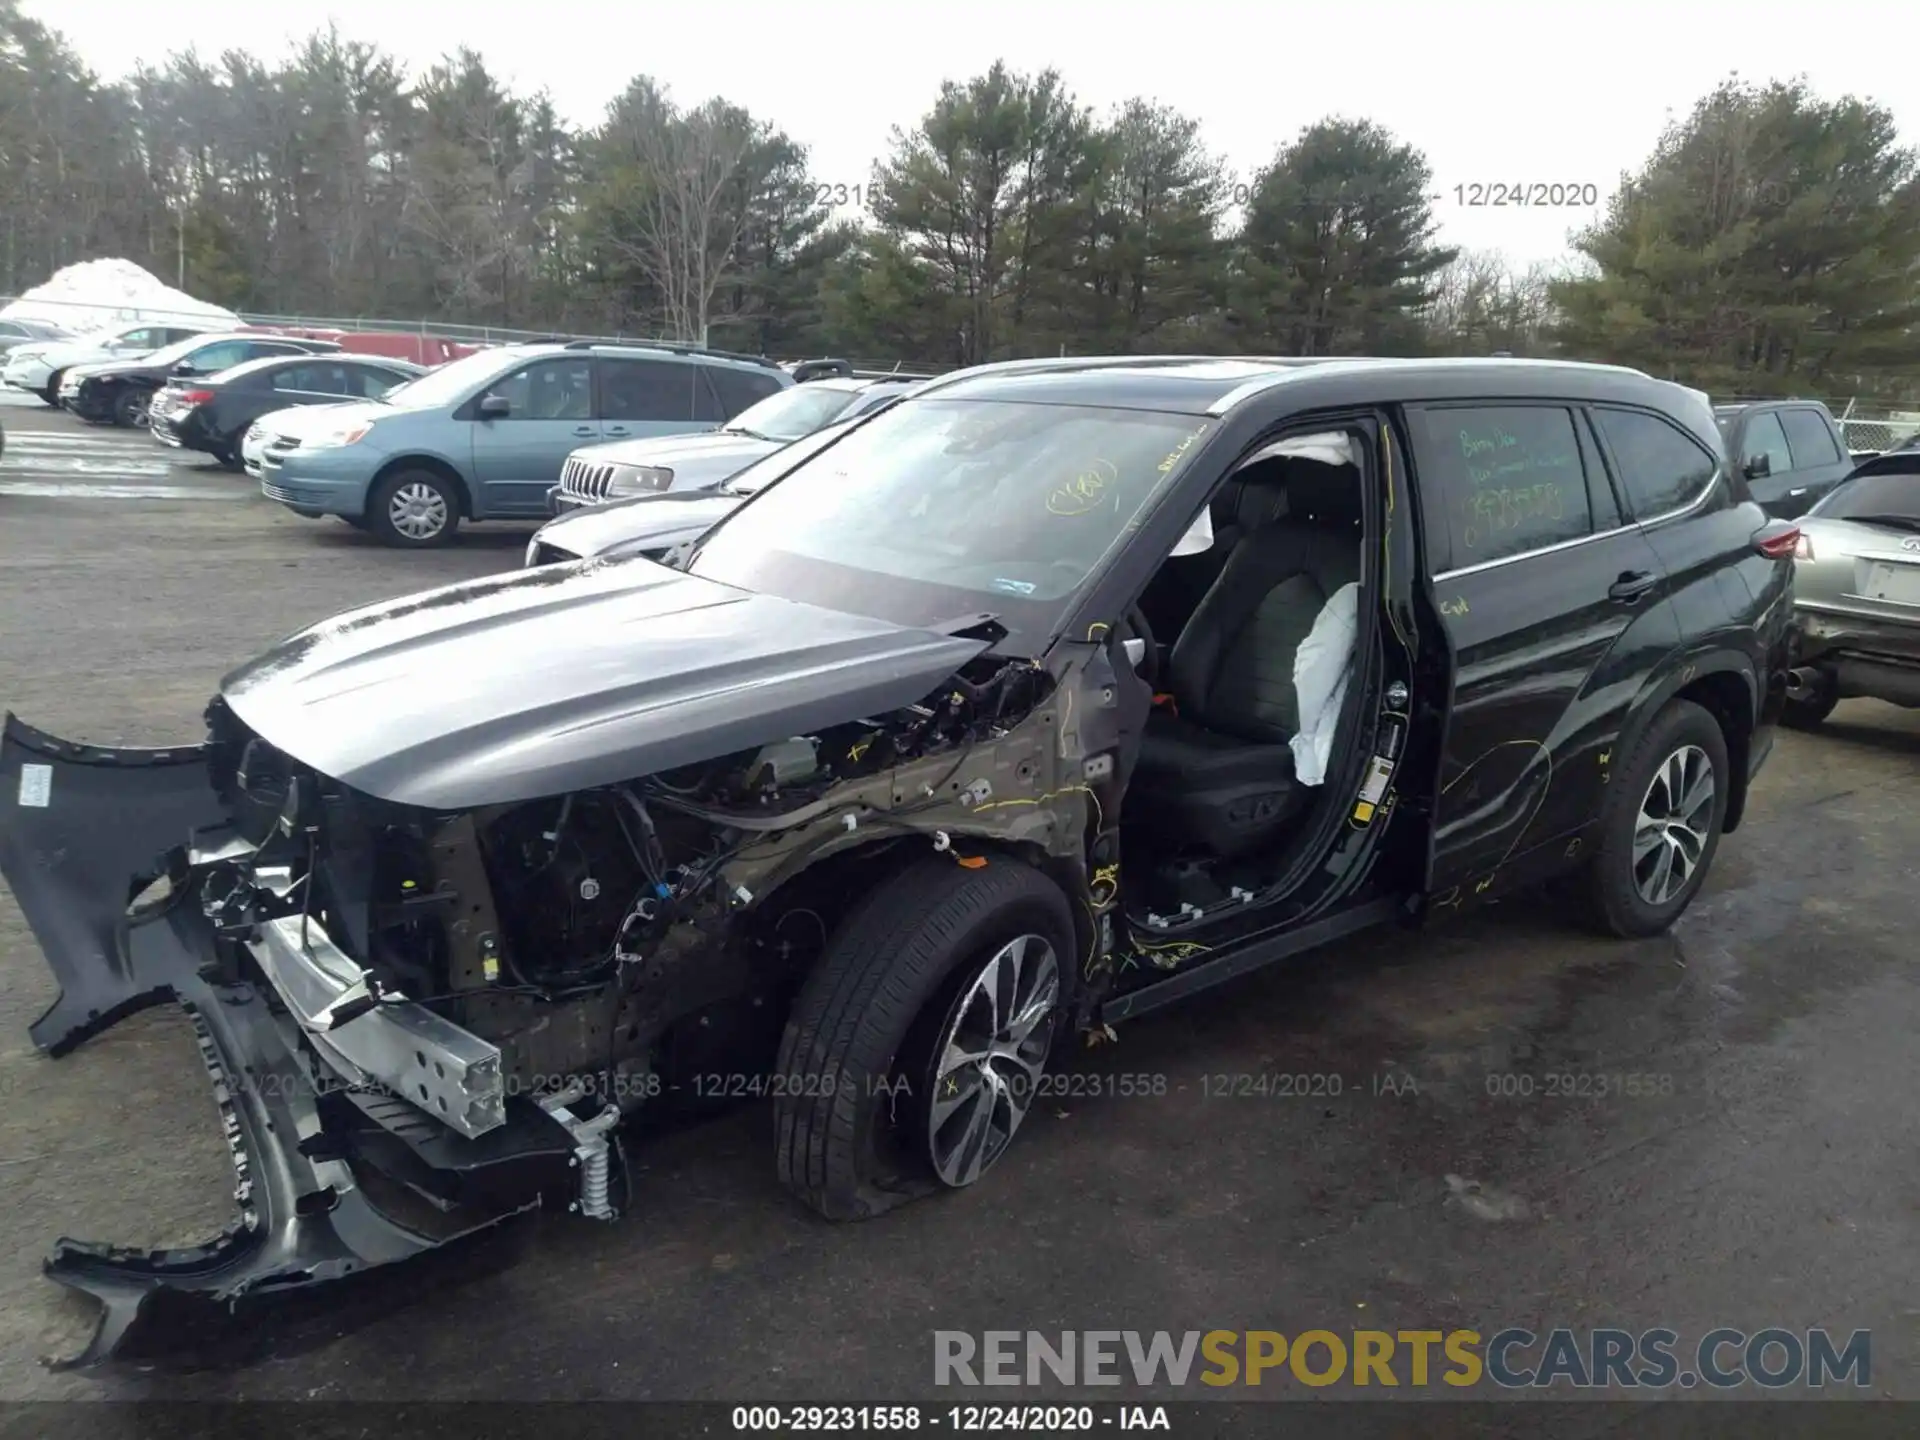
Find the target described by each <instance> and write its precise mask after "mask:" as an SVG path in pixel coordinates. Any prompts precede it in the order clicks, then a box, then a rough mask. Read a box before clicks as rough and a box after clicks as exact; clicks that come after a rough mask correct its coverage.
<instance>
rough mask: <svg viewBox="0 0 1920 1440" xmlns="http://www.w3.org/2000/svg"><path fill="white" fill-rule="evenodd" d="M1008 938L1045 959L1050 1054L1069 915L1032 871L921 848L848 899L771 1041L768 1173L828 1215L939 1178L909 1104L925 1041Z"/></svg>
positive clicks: (916, 1109)
mask: <svg viewBox="0 0 1920 1440" xmlns="http://www.w3.org/2000/svg"><path fill="white" fill-rule="evenodd" d="M1021 935H1036V936H1039V937H1041V938H1043V939H1044V940H1045V941H1046V942H1047V943H1048V944H1049V945H1050V946H1051V947H1052V950H1053V953H1054V955H1055V956H1056V957H1057V959H1058V964H1059V983H1060V987H1061V989H1060V993H1059V997H1058V1000H1057V1002H1056V1004H1055V1007H1054V1010H1053V1013H1052V1015H1051V1016H1050V1017H1049V1018H1048V1020H1047V1021H1046V1022H1045V1030H1046V1041H1047V1046H1048V1049H1049V1051H1050V1050H1051V1047H1052V1043H1053V1041H1054V1039H1055V1037H1056V1035H1057V1033H1058V1030H1059V1029H1060V1027H1061V1024H1062V1018H1061V1017H1062V1016H1063V1015H1064V1014H1066V1012H1067V1004H1068V997H1069V994H1070V985H1071V976H1072V973H1073V971H1074V969H1075V968H1076V967H1075V965H1074V955H1075V942H1074V929H1073V915H1072V912H1071V910H1070V909H1069V908H1068V905H1067V900H1066V896H1065V895H1063V894H1062V893H1061V891H1060V888H1059V886H1057V885H1055V884H1054V883H1053V882H1052V881H1051V880H1049V879H1048V878H1047V877H1046V876H1045V875H1043V874H1041V873H1040V872H1039V871H1037V870H1035V869H1033V868H1032V867H1030V866H1027V865H1023V864H1020V863H1019V862H1017V861H1012V860H998V859H996V860H991V861H989V863H988V864H986V865H985V866H983V867H980V868H978V869H968V868H966V867H964V866H961V865H959V864H956V863H955V861H954V860H953V859H951V858H937V857H929V858H928V859H926V860H923V861H921V862H920V863H918V864H916V865H914V866H912V867H911V868H909V869H907V870H905V871H902V872H901V873H900V874H899V875H897V876H895V877H894V878H893V879H892V880H891V881H889V882H887V883H886V884H885V885H884V886H882V887H881V888H880V889H879V890H878V891H876V892H875V893H873V894H872V895H870V896H868V897H867V898H866V899H865V900H864V901H862V902H861V903H860V905H859V906H857V907H856V908H855V910H854V912H853V913H852V914H851V915H849V916H848V917H847V919H846V921H845V922H844V923H843V924H842V925H841V926H840V928H839V930H838V932H837V933H836V934H835V935H834V937H833V940H832V943H831V944H830V945H829V946H828V947H827V951H826V954H825V955H824V956H823V957H822V959H821V961H820V963H819V965H818V966H817V967H816V968H815V970H814V972H813V974H812V975H811V976H809V977H808V979H807V983H806V985H805V987H804V988H803V989H802V991H801V993H800V997H799V999H798V1000H797V1001H796V1002H795V1004H794V1007H793V1012H792V1014H791V1015H790V1016H789V1017H788V1020H787V1027H786V1032H785V1034H784V1036H783V1037H782V1039H781V1042H780V1058H779V1062H778V1066H777V1069H776V1070H775V1074H776V1075H777V1076H779V1077H781V1080H782V1082H783V1083H782V1085H781V1088H780V1093H779V1095H778V1097H777V1098H776V1100H775V1102H774V1123H775V1163H776V1167H777V1169H778V1172H779V1176H780V1182H781V1184H783V1185H785V1186H786V1187H787V1188H788V1189H789V1190H791V1191H792V1192H793V1193H794V1194H795V1195H797V1196H799V1197H800V1199H802V1200H803V1201H805V1202H806V1203H807V1204H808V1205H809V1206H810V1207H812V1208H813V1209H814V1210H816V1211H818V1212H819V1213H820V1214H822V1215H824V1216H825V1217H826V1218H827V1219H829V1220H862V1219H867V1218H869V1217H871V1216H874V1215H878V1214H881V1213H882V1212H884V1211H887V1210H890V1209H892V1208H893V1207H894V1206H896V1205H899V1204H901V1203H902V1202H903V1201H906V1200H909V1199H912V1198H914V1197H915V1196H918V1195H925V1194H929V1193H931V1192H933V1191H935V1190H937V1189H940V1188H942V1185H943V1182H942V1181H941V1180H940V1179H939V1177H937V1176H936V1174H935V1173H934V1168H933V1164H932V1162H931V1160H930V1159H929V1158H928V1154H927V1152H926V1149H925V1144H926V1140H927V1133H926V1125H925V1120H924V1116H923V1115H922V1114H921V1112H923V1111H924V1110H925V1109H926V1107H927V1106H928V1105H929V1104H930V1102H931V1099H932V1080H933V1078H934V1073H935V1071H934V1066H935V1064H936V1063H937V1057H936V1056H935V1055H934V1054H933V1049H934V1045H935V1042H936V1040H937V1039H938V1037H939V1036H940V1035H941V1033H942V1032H943V1030H944V1028H945V1026H946V1024H947V1022H948V1021H950V1020H951V1019H952V1018H953V1011H954V1010H955V1008H956V1007H957V1005H958V1003H959V1001H960V1000H961V998H962V997H963V996H965V995H966V994H968V993H969V991H970V989H971V986H972V983H973V981H974V980H975V978H977V977H978V976H979V975H980V973H981V972H982V971H983V970H984V969H985V967H986V966H987V964H988V962H989V961H991V960H992V959H993V958H994V957H995V956H996V954H998V953H999V950H1000V947H1002V946H1004V945H1007V944H1008V943H1009V942H1010V941H1012V940H1014V939H1015V938H1016V937H1018V936H1021ZM1037 1033H1038V1032H1036V1034H1037ZM1029 1099H1031V1096H1029ZM1016 1124H1017V1122H1016ZM1003 1153H1004V1146H1003V1147H1002V1148H1001V1149H1000V1150H997V1151H996V1152H995V1154H994V1156H993V1159H994V1160H998V1159H999V1157H1000V1155H1001V1154H1003ZM990 1163H991V1162H990ZM990 1163H989V1167H988V1168H990ZM981 1173H982V1174H984V1173H985V1170H982V1172H981ZM974 1178H976V1179H977V1178H978V1177H977V1176H976V1177H974ZM947 1183H951V1182H947ZM963 1183H972V1182H971V1180H968V1181H965V1182H963Z"/></svg>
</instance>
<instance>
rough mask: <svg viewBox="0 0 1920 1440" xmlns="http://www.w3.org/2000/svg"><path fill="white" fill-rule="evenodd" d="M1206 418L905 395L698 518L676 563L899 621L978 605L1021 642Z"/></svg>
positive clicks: (1054, 618) (1127, 522)
mask: <svg viewBox="0 0 1920 1440" xmlns="http://www.w3.org/2000/svg"><path fill="white" fill-rule="evenodd" d="M1209 428H1211V427H1210V423H1209V422H1208V421H1206V420H1204V419H1202V418H1200V417H1197V416H1191V415H1170V414H1163V413H1159V412H1145V411H1136V410H1113V409H1106V408H1096V407H1089V406H1069V405H1046V404H1033V403H1027V402H1018V401H966V400H939V399H930V400H906V401H902V402H901V403H900V404H898V405H896V406H894V407H893V408H892V409H890V410H887V411H885V412H883V413H882V414H880V415H877V416H875V417H874V418H872V419H871V420H868V421H866V422H864V423H862V424H860V425H858V426H856V427H854V428H853V429H852V430H851V431H850V432H849V433H848V434H846V435H845V436H844V437H843V438H842V439H840V440H839V441H838V443H833V444H830V445H829V446H827V447H826V448H824V449H823V450H822V451H821V452H820V453H818V454H816V455H815V456H814V457H813V458H812V459H810V460H807V461H804V462H803V463H802V464H801V465H800V466H799V468H797V469H795V470H793V471H792V472H791V473H790V474H788V475H787V476H786V477H785V478H784V479H781V480H780V483H779V484H777V485H769V486H767V487H766V488H765V489H764V490H762V491H761V493H759V494H757V495H755V496H754V497H753V499H751V500H750V501H748V502H747V503H746V504H745V505H742V506H741V507H740V508H739V509H738V510H736V511H734V512H733V514H731V515H730V516H728V517H727V518H726V519H725V520H723V521H722V522H721V523H720V524H719V525H718V526H716V527H715V528H714V529H713V530H711V531H709V532H708V533H707V536H706V538H705V539H704V540H703V542H702V543H701V546H700V549H699V551H698V553H697V554H696V555H695V556H694V559H693V562H692V564H691V565H690V566H689V568H690V569H691V570H692V572H693V573H694V574H696V575H702V576H706V577H708V578H709V579H713V580H719V581H722V582H723V583H726V584H729V585H738V586H740V587H742V588H744V589H748V590H755V591H760V592H763V593H767V594H774V595H781V596H784V597H786V598H788V599H793V600H802V601H806V602H809V603H811V604H816V605H824V606H828V607H830V608H832V609H836V610H847V611H852V612H854V613H855V614H861V615H872V616H874V617H876V618H879V619H883V620H889V621H892V622H894V623H895V624H901V625H931V624H936V623H939V622H942V621H946V620H952V619H957V618H960V617H962V616H966V615H972V614H978V613H981V612H988V613H992V614H995V615H998V616H999V617H1000V620H1001V623H1002V624H1004V625H1005V626H1006V627H1007V629H1008V630H1009V631H1010V632H1011V634H1010V635H1009V637H1008V640H1007V642H1006V644H1007V646H1008V648H1009V649H1012V650H1015V651H1016V652H1019V653H1026V654H1037V653H1038V651H1039V650H1040V649H1041V648H1043V647H1044V645H1045V644H1046V642H1047V641H1048V640H1050V639H1051V638H1052V636H1053V634H1054V633H1055V631H1056V630H1057V629H1058V626H1059V624H1060V622H1061V621H1062V620H1063V619H1064V617H1065V613H1066V608H1067V605H1068V603H1069V602H1070V601H1071V599H1072V597H1073V595H1074V593H1075V592H1076V591H1077V590H1078V589H1079V588H1080V586H1081V584H1082V583H1083V582H1084V581H1085V580H1086V579H1087V577H1088V575H1089V574H1091V573H1092V571H1093V570H1094V568H1095V567H1096V566H1098V565H1099V564H1100V562H1101V561H1102V560H1103V559H1104V558H1105V557H1106V555H1107V554H1108V552H1109V551H1111V550H1112V549H1113V548H1114V546H1115V545H1116V544H1118V543H1119V541H1120V539H1121V537H1122V536H1123V535H1124V534H1125V533H1126V532H1127V530H1128V529H1129V527H1130V526H1131V525H1132V523H1133V521H1134V519H1135V518H1136V517H1137V516H1138V515H1139V514H1140V512H1141V510H1142V508H1143V507H1144V506H1145V505H1146V504H1147V502H1148V501H1149V500H1150V499H1152V498H1153V497H1154V496H1155V495H1156V494H1157V493H1158V492H1159V490H1160V489H1161V487H1162V486H1164V485H1165V484H1166V483H1167V481H1168V479H1169V477H1171V476H1172V475H1174V474H1175V473H1177V472H1178V470H1179V468H1180V466H1181V464H1182V463H1183V462H1184V461H1185V459H1186V457H1187V456H1188V455H1189V454H1190V453H1191V452H1192V448H1193V445H1194V442H1195V441H1196V440H1198V439H1199V438H1200V437H1201V436H1202V435H1204V434H1205V433H1206V432H1207V431H1208V429H1209Z"/></svg>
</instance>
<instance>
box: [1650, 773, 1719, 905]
mask: <svg viewBox="0 0 1920 1440" xmlns="http://www.w3.org/2000/svg"><path fill="white" fill-rule="evenodd" d="M1713 797H1714V777H1713V761H1712V760H1710V759H1709V758H1708V757H1707V752H1706V751H1704V750H1702V749H1701V748H1700V747H1699V746H1698V745H1683V746H1681V747H1680V748H1679V749H1678V750H1675V751H1674V752H1673V753H1672V754H1671V755H1669V756H1667V758H1666V760H1665V761H1663V762H1662V763H1661V765H1660V768H1659V769H1658V770H1656V771H1654V774H1653V780H1652V782H1651V783H1650V784H1649V785H1648V786H1647V793H1646V795H1645V796H1644V797H1643V798H1642V799H1641V801H1640V814H1639V816H1638V817H1637V818H1636V819H1635V821H1634V827H1633V883H1634V887H1635V888H1636V889H1637V890H1638V891H1639V892H1640V898H1641V899H1642V900H1644V901H1646V902H1647V904H1649V905H1655V906H1658V905H1665V904H1666V903H1667V902H1668V901H1669V900H1671V899H1673V897H1674V896H1676V895H1678V894H1679V893H1680V892H1681V891H1682V890H1683V889H1685V888H1686V886H1687V884H1688V882H1689V881H1691V880H1692V879H1693V878H1694V876H1695V874H1696V873H1697V872H1698V871H1699V869H1700V862H1701V860H1702V859H1703V858H1704V857H1705V855H1706V853H1707V845H1708V842H1709V840H1710V839H1711V837H1712V834H1713Z"/></svg>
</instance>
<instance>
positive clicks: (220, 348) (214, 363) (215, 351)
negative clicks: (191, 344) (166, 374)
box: [188, 340, 273, 375]
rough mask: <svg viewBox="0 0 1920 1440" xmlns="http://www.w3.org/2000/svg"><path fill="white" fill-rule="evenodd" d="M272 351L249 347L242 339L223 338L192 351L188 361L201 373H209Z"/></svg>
mask: <svg viewBox="0 0 1920 1440" xmlns="http://www.w3.org/2000/svg"><path fill="white" fill-rule="evenodd" d="M272 353H273V352H272V351H259V350H254V349H252V348H250V347H249V346H248V344H247V342H246V341H244V340H223V341H221V342H220V343H219V344H217V345H208V346H204V347H203V348H201V349H199V350H196V351H194V352H193V354H192V355H191V356H189V357H188V363H189V364H190V365H192V366H193V368H194V369H195V370H197V371H198V372H199V373H200V374H202V375H211V374H213V373H214V372H215V371H216V370H226V369H228V368H230V367H232V366H235V365H239V364H241V363H243V362H244V361H247V360H252V359H255V358H257V357H258V356H260V355H262V354H272Z"/></svg>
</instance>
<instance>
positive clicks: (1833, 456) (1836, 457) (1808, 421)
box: [1780, 410, 1840, 470]
mask: <svg viewBox="0 0 1920 1440" xmlns="http://www.w3.org/2000/svg"><path fill="white" fill-rule="evenodd" d="M1780 424H1781V426H1782V428H1784V429H1785V430H1786V432H1787V450H1788V452H1789V453H1790V454H1792V456H1793V468H1794V469H1796V470H1811V469H1813V468H1814V467H1815V466H1818V465H1838V464H1839V463H1840V447H1839V446H1837V445H1835V444H1834V443H1833V432H1832V431H1830V430H1828V429H1827V422H1826V421H1825V420H1824V419H1823V418H1822V417H1821V415H1820V412H1819V411H1817V410H1782V411H1781V412H1780Z"/></svg>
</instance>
